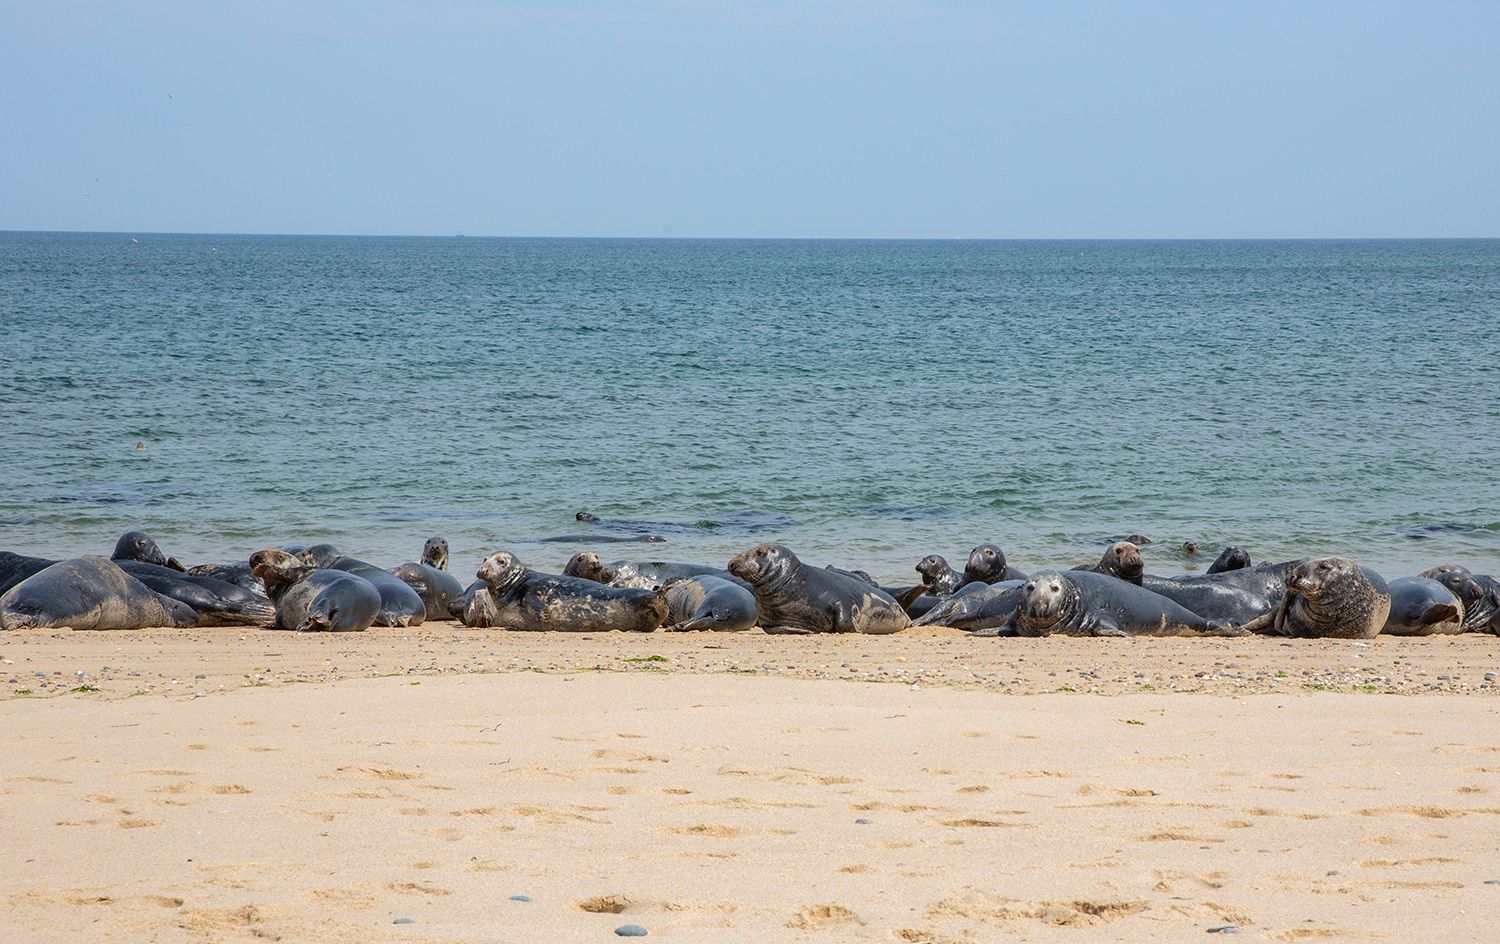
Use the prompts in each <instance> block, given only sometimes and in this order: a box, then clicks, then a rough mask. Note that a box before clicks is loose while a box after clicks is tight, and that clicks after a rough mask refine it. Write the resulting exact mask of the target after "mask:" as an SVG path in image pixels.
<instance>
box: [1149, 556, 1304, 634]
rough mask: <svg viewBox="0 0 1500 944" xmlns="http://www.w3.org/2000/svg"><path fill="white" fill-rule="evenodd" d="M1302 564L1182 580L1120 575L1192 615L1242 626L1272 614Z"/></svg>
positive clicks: (1290, 563) (1197, 575)
mask: <svg viewBox="0 0 1500 944" xmlns="http://www.w3.org/2000/svg"><path fill="white" fill-rule="evenodd" d="M1302 563H1303V562H1302V561H1300V560H1295V561H1284V562H1282V563H1279V564H1261V565H1260V566H1259V567H1245V568H1242V569H1240V570H1230V571H1225V572H1223V573H1218V574H1192V575H1188V576H1182V577H1159V576H1157V575H1156V574H1141V575H1139V576H1137V577H1136V578H1135V579H1134V580H1130V579H1129V578H1128V577H1126V576H1124V575H1122V576H1121V579H1122V580H1127V581H1128V582H1132V583H1136V584H1137V585H1138V586H1140V587H1141V588H1142V589H1144V590H1150V591H1151V592H1152V593H1159V594H1161V595H1162V596H1164V597H1166V598H1167V599H1169V600H1175V601H1176V602H1177V603H1178V604H1180V605H1181V606H1185V607H1187V608H1188V609H1189V610H1192V611H1193V612H1194V613H1200V614H1202V615H1203V616H1211V617H1214V618H1216V619H1224V620H1228V621H1229V622H1231V623H1234V624H1235V625H1236V626H1244V625H1250V624H1258V623H1259V622H1260V621H1261V620H1263V619H1264V618H1265V617H1267V616H1269V615H1271V614H1273V613H1275V611H1276V608H1277V607H1278V606H1280V605H1281V601H1282V598H1283V597H1285V596H1286V581H1287V577H1288V575H1290V574H1291V572H1292V571H1293V570H1295V569H1296V568H1297V567H1298V566H1299V565H1301V564H1302Z"/></svg>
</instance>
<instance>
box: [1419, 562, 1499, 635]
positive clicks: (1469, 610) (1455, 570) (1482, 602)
mask: <svg viewBox="0 0 1500 944" xmlns="http://www.w3.org/2000/svg"><path fill="white" fill-rule="evenodd" d="M1422 576H1424V577H1431V578H1432V579H1433V580H1436V581H1437V582H1438V583H1440V584H1442V585H1443V586H1444V587H1446V588H1447V589H1448V590H1449V591H1450V592H1452V593H1453V594H1454V595H1455V596H1457V597H1458V598H1459V600H1460V601H1462V602H1463V605H1464V632H1466V633H1490V634H1492V635H1496V636H1500V581H1497V580H1495V578H1494V577H1486V576H1484V575H1483V574H1475V573H1470V572H1469V570H1468V569H1467V568H1463V567H1457V566H1453V565H1447V566H1445V567H1434V568H1433V569H1431V570H1424V571H1422ZM1394 607H1395V603H1394V601H1392V608H1393V609H1394Z"/></svg>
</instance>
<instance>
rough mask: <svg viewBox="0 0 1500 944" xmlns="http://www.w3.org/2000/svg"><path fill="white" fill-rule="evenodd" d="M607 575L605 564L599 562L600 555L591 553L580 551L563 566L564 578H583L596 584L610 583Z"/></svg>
mask: <svg viewBox="0 0 1500 944" xmlns="http://www.w3.org/2000/svg"><path fill="white" fill-rule="evenodd" d="M605 574H606V571H605V569H604V562H603V561H601V560H599V555H598V554H595V553H592V552H590V551H579V552H578V553H577V554H574V555H573V556H572V557H570V558H568V563H567V564H566V565H564V566H563V576H564V577H581V578H583V579H584V580H592V581H594V583H609V579H608V578H607V577H606V576H605Z"/></svg>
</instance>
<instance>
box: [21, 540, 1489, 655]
mask: <svg viewBox="0 0 1500 944" xmlns="http://www.w3.org/2000/svg"><path fill="white" fill-rule="evenodd" d="M579 520H587V519H584V518H582V517H580V519H579ZM1142 543H1147V544H1149V543H1151V542H1150V541H1149V540H1148V539H1146V538H1144V536H1142V535H1138V534H1135V535H1130V537H1129V538H1128V539H1124V540H1115V541H1113V542H1112V543H1111V544H1110V545H1109V546H1108V547H1107V548H1106V549H1105V551H1104V554H1103V556H1102V557H1100V558H1099V559H1098V560H1097V561H1095V562H1089V563H1082V564H1079V565H1077V566H1076V567H1074V568H1073V569H1072V570H1054V569H1046V570H1042V571H1039V572H1036V573H1032V574H1030V575H1028V574H1027V573H1026V572H1025V571H1021V570H1018V569H1017V568H1016V567H1014V566H1013V565H1011V563H1010V562H1009V558H1008V557H1007V555H1006V553H1005V551H1004V550H1003V549H1002V548H1000V547H999V546H998V545H995V544H991V543H984V544H980V545H978V546H976V547H975V548H974V549H973V550H972V551H970V552H969V554H968V556H967V559H966V560H965V564H964V568H963V570H962V571H959V570H957V569H956V568H954V567H953V566H952V565H950V564H949V563H948V559H947V558H945V557H943V556H942V555H940V554H926V555H923V556H922V557H921V558H920V559H919V560H917V562H916V564H915V566H914V567H913V571H914V572H915V573H916V575H917V577H918V578H919V581H920V582H918V583H916V584H913V585H909V586H897V587H889V586H887V587H882V586H880V585H879V584H878V583H877V582H876V581H875V580H874V579H873V578H871V577H870V575H869V574H868V573H867V572H866V571H864V570H860V569H857V568H845V567H839V566H835V565H834V564H825V565H823V566H816V565H812V564H808V563H805V562H804V561H803V560H802V559H801V558H800V557H798V556H797V555H796V554H795V553H793V551H792V550H791V549H790V548H788V547H785V546H783V545H780V544H759V545H756V546H755V547H752V548H750V549H748V550H746V551H745V552H744V553H741V554H738V555H736V556H735V557H734V558H733V559H731V560H729V561H727V562H725V564H724V565H723V566H718V565H716V564H713V563H696V562H682V561H675V562H674V561H646V560H614V561H611V562H609V563H605V561H604V559H603V558H602V557H601V556H600V555H599V554H598V553H596V552H594V551H587V550H581V551H578V552H577V553H575V554H574V555H573V556H572V558H571V559H570V560H569V561H568V562H567V564H566V566H565V567H564V568H563V569H562V572H561V573H548V572H545V571H542V570H538V569H536V568H534V567H531V566H529V565H528V564H527V563H526V562H524V561H522V560H521V559H520V558H518V557H517V556H516V555H515V554H512V553H509V552H505V551H502V552H499V553H497V554H492V555H490V556H489V557H487V558H486V559H485V560H484V562H483V563H482V564H481V565H480V567H479V568H478V570H477V571H476V572H475V574H474V576H475V579H474V580H473V582H471V583H469V584H468V585H467V586H465V584H464V583H463V582H461V581H460V580H459V579H457V577H455V576H454V575H453V574H451V573H449V571H448V542H447V541H446V540H444V539H443V538H441V537H433V538H429V539H427V541H426V542H425V543H424V544H423V546H422V550H421V553H420V555H419V558H418V560H415V561H406V562H404V563H400V564H397V565H396V566H394V567H391V568H389V569H387V568H385V567H382V566H380V565H379V564H375V563H371V562H369V561H364V560H359V559H357V558H354V557H350V556H348V555H346V554H344V553H343V552H341V551H340V550H339V549H338V548H336V547H334V546H333V545H331V544H315V545H311V546H307V545H300V544H288V545H284V546H282V547H267V548H262V549H260V550H258V551H256V552H255V553H253V554H251V555H250V557H249V558H248V559H247V560H245V561H229V562H223V563H211V562H210V563H200V564H195V565H192V566H188V567H184V566H183V565H182V564H180V563H178V561H177V560H176V559H175V558H172V557H168V556H167V555H166V553H164V552H163V551H162V549H161V548H160V547H159V546H158V545H157V543H156V542H155V541H154V540H152V539H151V538H150V537H149V536H148V535H145V534H143V533H141V532H139V531H130V532H127V533H126V534H124V535H122V536H121V537H120V539H119V541H118V542H116V544H115V547H114V550H113V552H112V553H111V555H110V557H108V558H105V557H102V556H86V557H79V558H73V559H69V560H54V559H51V558H47V557H41V556H32V555H29V554H22V553H15V552H10V551H0V629H26V628H43V627H48V628H51V627H57V628H64V627H67V628H73V629H121V630H125V629H142V628H146V627H152V626H169V627H189V626H258V627H262V628H266V629H284V630H293V631H298V632H311V631H331V632H349V631H361V630H365V629H368V628H370V627H373V626H389V627H410V626H417V625H420V624H421V623H423V622H424V621H426V620H440V619H454V620H457V621H458V622H460V623H462V624H464V625H465V626H468V627H472V628H497V629H507V630H522V631H530V632H540V631H554V632H608V631H622V632H652V631H655V630H660V629H665V630H672V631H679V632H692V631H710V632H743V631H746V630H750V629H754V628H755V627H757V626H758V627H760V628H761V629H762V630H763V631H764V632H766V633H769V634H773V635H778V634H787V633H792V634H810V633H864V634H874V635H885V634H890V633H899V632H901V631H903V630H905V629H907V628H908V627H910V626H946V627H951V628H954V629H959V630H962V631H964V632H967V633H970V634H972V635H974V636H980V637H989V636H1009V637H1036V636H1046V635H1051V634H1067V635H1081V636H1123V637H1129V636H1142V635H1180V636H1227V637H1233V636H1245V635H1250V634H1263V635H1270V636H1279V637H1294V638H1336V639H1368V638H1370V637H1373V636H1376V635H1379V634H1382V633H1384V634H1387V635H1392V636H1428V635H1440V634H1454V633H1484V634H1488V635H1500V580H1496V578H1494V577H1490V576H1486V575H1482V574H1474V573H1471V572H1470V571H1469V570H1468V569H1467V568H1465V567H1463V566H1460V565H1457V564H1439V565H1437V566H1434V567H1432V568H1430V569H1428V570H1425V571H1423V572H1422V573H1420V574H1412V575H1402V576H1400V577H1396V578H1393V579H1391V580H1390V581H1389V582H1388V581H1387V580H1386V579H1385V577H1384V576H1382V575H1381V574H1378V573H1376V572H1375V571H1373V570H1371V569H1370V568H1368V567H1362V566H1360V565H1359V564H1358V563H1356V562H1354V561H1352V560H1349V559H1347V558H1343V557H1325V558H1311V559H1299V560H1291V561H1280V562H1273V563H1262V564H1259V565H1256V564H1253V563H1252V559H1251V556H1250V554H1249V553H1247V552H1246V551H1245V550H1244V549H1243V548H1240V547H1236V546H1233V545H1231V546H1229V547H1226V548H1224V549H1223V550H1222V552H1221V553H1220V554H1219V555H1218V557H1217V558H1216V559H1215V560H1214V562H1213V564H1212V565H1211V566H1210V567H1209V568H1208V570H1207V571H1206V572H1204V573H1198V574H1178V575H1172V576H1165V575H1160V574H1153V573H1149V572H1147V567H1146V561H1145V558H1144V556H1143V555H1142V553H1141V547H1140V545H1141V544H1142ZM1189 544H1193V542H1189ZM1193 547H1194V550H1196V544H1193Z"/></svg>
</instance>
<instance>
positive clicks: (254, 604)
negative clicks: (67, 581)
mask: <svg viewBox="0 0 1500 944" xmlns="http://www.w3.org/2000/svg"><path fill="white" fill-rule="evenodd" d="M115 563H116V564H118V565H119V567H120V569H121V570H123V571H125V572H126V573H127V574H129V575H130V576H132V577H134V578H135V579H137V580H139V581H140V582H141V583H143V584H145V585H146V586H148V587H150V588H151V589H152V590H154V591H156V592H157V593H159V594H161V595H162V596H164V597H171V598H172V599H174V600H177V601H178V602H180V603H186V604H187V605H188V606H190V607H192V608H193V612H194V613H196V614H197V616H198V622H197V624H196V625H198V626H270V625H271V624H272V623H274V622H275V621H276V607H275V605H274V604H273V603H272V602H271V600H270V598H269V597H267V596H266V595H265V594H263V593H260V592H258V591H255V590H250V589H247V588H245V587H242V586H240V585H239V584H234V583H229V582H227V581H224V580H217V579H215V578H213V577H199V576H194V575H192V574H187V573H183V572H182V571H180V570H173V569H172V568H170V567H163V566H161V565H160V564H144V563H142V562H140V561H136V560H117V561H115Z"/></svg>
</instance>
